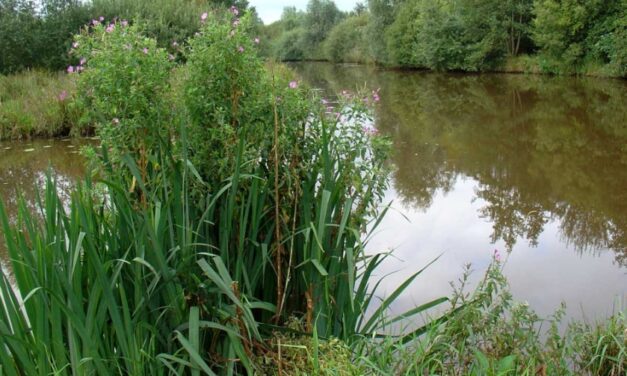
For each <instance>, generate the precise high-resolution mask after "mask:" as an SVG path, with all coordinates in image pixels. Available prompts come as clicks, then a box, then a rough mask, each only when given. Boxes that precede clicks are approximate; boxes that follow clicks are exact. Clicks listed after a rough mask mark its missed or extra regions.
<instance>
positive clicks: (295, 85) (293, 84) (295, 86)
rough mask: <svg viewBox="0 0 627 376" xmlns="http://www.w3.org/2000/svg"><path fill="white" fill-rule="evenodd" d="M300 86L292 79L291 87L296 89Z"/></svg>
mask: <svg viewBox="0 0 627 376" xmlns="http://www.w3.org/2000/svg"><path fill="white" fill-rule="evenodd" d="M297 87H298V82H296V81H290V89H296V88H297Z"/></svg>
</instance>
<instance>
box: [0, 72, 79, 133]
mask: <svg viewBox="0 0 627 376" xmlns="http://www.w3.org/2000/svg"><path fill="white" fill-rule="evenodd" d="M74 92H75V81H74V79H73V77H72V76H68V75H66V74H62V73H49V72H44V71H37V70H33V71H25V72H22V73H18V74H15V75H11V76H0V139H3V140H4V139H19V138H30V137H57V136H64V135H68V134H70V133H74V134H80V133H81V131H80V130H79V123H80V117H81V111H80V110H78V109H77V108H75V107H73V106H72V105H71V103H70V102H71V97H72V95H74Z"/></svg>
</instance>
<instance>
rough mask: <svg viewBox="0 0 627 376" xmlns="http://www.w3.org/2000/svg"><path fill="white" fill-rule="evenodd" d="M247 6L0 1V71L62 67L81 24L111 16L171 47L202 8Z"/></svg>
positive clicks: (151, 0) (145, 0) (242, 3)
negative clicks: (132, 23) (133, 23)
mask: <svg viewBox="0 0 627 376" xmlns="http://www.w3.org/2000/svg"><path fill="white" fill-rule="evenodd" d="M233 5H234V6H237V7H238V8H239V9H245V8H247V7H248V2H247V1H246V0H88V1H81V0H37V1H35V0H0V74H8V73H14V72H18V71H21V70H23V69H27V68H44V69H50V70H61V69H65V68H66V67H67V66H68V65H70V64H72V63H75V62H74V61H72V57H71V56H70V55H69V54H68V51H69V49H70V47H71V43H72V36H73V35H74V34H76V33H78V32H79V31H80V29H81V27H83V26H85V25H87V24H88V23H90V22H92V20H96V21H100V19H101V17H102V18H103V19H106V20H107V21H110V20H112V19H114V18H119V19H129V20H141V21H142V28H143V29H144V34H146V35H147V36H149V37H152V38H155V39H156V40H157V42H158V44H159V46H160V47H167V48H169V49H170V50H171V51H172V52H175V51H176V50H177V43H175V42H176V41H182V40H186V39H187V38H189V37H190V36H192V35H193V34H194V33H195V32H196V31H198V22H197V19H198V14H200V13H201V12H204V11H207V10H208V9H216V8H226V7H230V6H233Z"/></svg>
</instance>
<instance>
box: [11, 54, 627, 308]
mask: <svg viewBox="0 0 627 376" xmlns="http://www.w3.org/2000/svg"><path fill="white" fill-rule="evenodd" d="M294 68H295V69H296V70H297V72H298V73H299V74H300V75H301V76H302V78H303V80H304V81H307V82H309V83H310V84H311V85H312V86H314V87H318V88H321V89H323V90H324V91H326V92H327V93H331V92H339V91H341V90H343V89H352V88H355V87H356V86H359V87H364V86H366V87H368V88H372V89H374V88H381V91H380V94H381V102H380V103H379V104H378V107H377V110H376V126H377V127H378V128H379V130H380V131H381V133H383V134H385V135H387V136H389V137H390V138H391V139H392V140H393V142H394V146H395V153H394V155H393V158H392V164H393V167H394V172H393V180H392V184H391V187H390V189H389V190H388V192H387V194H386V200H387V202H389V201H392V208H393V210H390V212H389V214H388V215H387V217H386V218H385V220H384V221H383V223H382V225H381V226H380V228H379V232H378V233H377V235H376V237H375V238H374V240H373V241H372V242H371V243H370V251H371V252H375V251H378V250H386V249H394V250H395V251H394V258H390V259H388V261H387V263H386V264H385V265H384V270H382V271H381V275H383V274H386V273H388V272H392V271H397V272H396V273H394V274H392V275H390V276H387V277H386V278H385V280H384V281H385V283H384V286H383V287H384V288H386V289H388V291H390V289H391V288H393V287H394V286H396V285H398V284H399V283H400V282H401V281H402V280H403V279H404V278H406V277H407V276H408V275H409V274H411V273H413V272H414V271H415V270H417V269H418V268H420V267H422V266H424V265H425V264H427V263H428V262H429V261H431V260H433V259H434V258H435V257H437V256H438V255H440V254H442V257H441V258H440V259H439V260H438V261H437V262H436V263H435V264H433V265H432V266H431V267H430V268H428V269H427V271H426V272H425V273H424V274H423V275H422V276H421V277H420V278H419V279H418V280H417V281H416V283H415V284H414V285H413V286H412V289H411V290H410V291H408V293H407V294H405V295H404V296H403V298H402V300H401V302H400V304H398V305H397V306H396V307H394V310H395V311H399V312H400V311H403V310H404V309H406V308H409V307H411V306H414V305H416V304H422V303H424V302H425V301H426V299H429V298H434V297H439V296H443V295H448V294H449V293H450V291H451V289H450V286H449V282H450V281H454V280H457V279H458V278H459V277H460V276H461V273H462V269H463V265H464V264H466V263H472V265H473V269H474V270H475V273H474V277H475V278H479V277H480V276H481V275H482V274H483V271H485V268H486V266H487V264H488V263H489V261H490V259H491V257H492V254H493V252H494V250H495V249H497V250H499V252H500V253H501V254H502V255H503V258H505V259H506V260H507V261H506V266H505V274H506V276H507V277H508V278H509V281H510V284H511V288H512V292H513V293H514V296H515V298H516V299H518V300H522V301H528V302H529V303H530V305H531V306H532V307H534V308H535V309H536V310H537V311H538V313H540V314H542V315H547V314H550V313H552V312H553V311H554V310H555V309H556V308H557V307H558V306H559V304H560V302H562V301H564V302H566V303H567V305H568V312H567V313H568V315H569V316H570V317H576V318H581V317H586V318H600V317H603V316H606V315H607V314H609V313H611V312H612V311H613V310H614V309H615V308H614V303H616V302H618V301H621V300H622V301H625V302H627V274H626V273H627V82H625V81H619V80H602V79H576V78H552V77H540V76H518V75H494V74H491V75H451V74H433V73H419V72H393V71H377V70H374V69H372V68H367V67H361V66H334V65H331V64H323V63H307V64H300V65H294ZM85 142H86V141H76V140H74V141H69V140H51V141H37V142H18V143H0V195H1V197H2V199H4V200H5V202H7V206H8V209H9V211H10V212H12V213H14V212H15V209H16V202H17V197H18V196H19V195H23V196H24V197H26V198H29V199H30V201H29V205H31V206H32V207H33V208H34V207H35V204H34V201H33V197H34V196H35V192H36V190H37V189H39V188H40V187H42V186H43V183H44V182H45V176H46V173H47V171H48V168H49V167H50V168H51V170H50V171H51V172H52V174H53V175H54V176H55V177H56V178H57V179H58V181H59V186H60V190H61V192H62V194H64V193H63V192H67V190H68V188H69V186H70V184H71V182H72V181H74V180H76V179H77V178H78V177H80V176H81V175H82V174H83V158H81V157H80V155H79V154H77V152H78V149H79V147H80V145H81V144H83V143H85ZM2 252H3V251H2V248H1V247H0V261H2V259H3V258H6V257H5V256H4V257H3V255H2ZM623 307H624V306H623Z"/></svg>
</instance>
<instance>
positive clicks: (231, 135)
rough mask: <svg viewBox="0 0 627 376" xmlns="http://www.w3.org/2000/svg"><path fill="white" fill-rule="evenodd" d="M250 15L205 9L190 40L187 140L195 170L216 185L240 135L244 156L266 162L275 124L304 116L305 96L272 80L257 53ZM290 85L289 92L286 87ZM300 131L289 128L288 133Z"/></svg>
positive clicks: (230, 168)
mask: <svg viewBox="0 0 627 376" xmlns="http://www.w3.org/2000/svg"><path fill="white" fill-rule="evenodd" d="M252 21H253V20H252V18H251V15H249V14H245V15H243V16H242V17H241V18H240V17H239V11H238V10H237V9H235V8H231V9H230V10H229V11H228V12H227V13H226V14H212V15H211V16H209V15H208V14H207V13H203V14H202V15H201V17H200V20H199V22H201V23H202V27H201V30H200V32H199V33H198V34H197V35H196V36H195V37H194V38H192V39H191V40H190V41H189V46H190V49H189V52H188V54H187V56H186V57H187V66H186V69H187V72H186V73H187V74H186V81H185V83H184V85H183V87H184V93H183V97H184V103H185V106H186V107H187V110H188V113H189V117H190V123H191V125H190V128H189V134H190V137H189V142H190V150H191V154H192V160H193V162H194V165H195V166H196V168H197V169H198V170H199V171H200V172H201V173H202V175H203V177H204V178H205V179H207V181H208V182H209V183H210V185H212V186H215V185H216V184H218V183H219V182H220V181H221V180H222V179H224V178H226V177H227V176H229V175H230V174H231V172H232V171H233V169H234V163H235V159H236V155H237V152H236V150H237V148H238V144H239V142H238V139H239V137H240V136H241V137H242V138H243V140H245V141H244V143H245V145H244V155H243V160H246V161H248V160H253V159H254V160H259V159H260V158H261V159H262V160H267V158H268V151H269V150H270V148H271V146H272V140H273V134H274V132H273V129H274V123H275V109H276V111H277V113H276V117H277V120H280V121H281V122H286V121H290V119H301V120H302V119H304V118H306V117H307V114H308V113H309V112H310V110H309V109H308V104H307V102H306V101H305V100H304V99H305V98H304V96H303V95H302V94H300V93H298V92H297V91H295V90H293V89H294V88H290V87H288V84H287V83H285V80H284V79H281V78H279V77H277V78H276V80H274V81H273V79H272V77H271V75H270V74H268V72H267V71H266V69H265V67H264V64H263V62H262V60H261V59H260V58H259V57H258V56H257V51H256V50H257V44H258V38H257V37H255V36H254V35H251V34H250V32H249V31H250V29H251V27H252ZM290 89H292V90H290ZM299 131H300V130H299V129H297V128H291V129H290V130H289V132H292V133H294V135H295V134H296V133H298V132H299Z"/></svg>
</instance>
